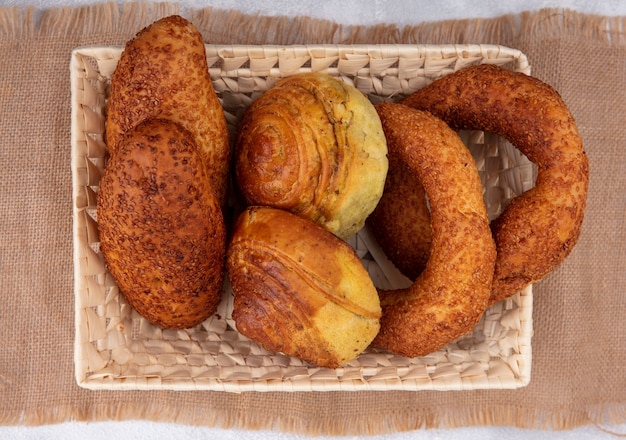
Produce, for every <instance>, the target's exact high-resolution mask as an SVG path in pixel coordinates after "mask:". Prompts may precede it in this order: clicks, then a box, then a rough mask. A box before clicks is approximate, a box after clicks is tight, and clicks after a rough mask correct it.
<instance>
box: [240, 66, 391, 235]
mask: <svg viewBox="0 0 626 440" xmlns="http://www.w3.org/2000/svg"><path fill="white" fill-rule="evenodd" d="M235 154H236V157H235V161H236V164H235V168H236V177H237V182H238V184H239V187H240V189H241V192H242V193H243V195H244V197H245V199H246V201H247V202H248V203H249V204H250V205H263V206H272V207H275V208H281V209H284V210H287V211H290V212H293V213H295V214H298V215H300V216H302V217H304V218H307V219H309V220H311V221H313V222H314V223H316V224H318V225H320V226H322V227H324V228H326V229H328V230H329V231H331V232H332V233H334V234H335V235H337V236H339V237H341V238H347V237H349V236H351V235H353V234H354V233H356V232H357V231H358V230H359V229H361V227H362V226H363V224H364V222H365V219H366V218H367V216H368V215H369V214H370V213H371V212H372V211H373V210H374V208H375V207H376V204H377V203H378V201H379V199H380V197H381V196H382V193H383V187H384V184H385V177H386V175H387V167H388V163H387V156H386V155H387V143H386V140H385V135H384V133H383V130H382V126H381V123H380V119H379V117H378V114H377V113H376V110H375V109H374V106H373V105H372V104H371V103H370V101H369V100H368V99H367V97H366V96H365V95H364V94H363V93H361V92H360V91H359V90H357V89H356V88H354V87H353V86H351V85H349V84H346V83H344V82H343V81H341V80H339V79H336V78H334V77H332V76H330V75H327V74H323V73H304V74H297V75H294V76H291V77H287V78H285V79H283V80H281V81H279V82H277V83H276V84H275V85H274V87H272V88H271V89H269V90H267V91H266V92H265V93H264V94H263V95H262V96H260V97H259V98H258V99H257V100H256V101H254V102H253V103H252V104H251V105H250V107H248V109H247V110H246V113H245V114H244V116H243V119H242V122H241V124H240V127H239V137H238V142H237V148H236V153H235Z"/></svg>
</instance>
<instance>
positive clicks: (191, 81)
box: [106, 15, 231, 205]
mask: <svg viewBox="0 0 626 440" xmlns="http://www.w3.org/2000/svg"><path fill="white" fill-rule="evenodd" d="M155 117H158V118H163V119H170V120H172V121H175V122H178V123H180V124H181V125H183V126H184V127H185V128H186V129H187V130H189V131H190V132H191V133H192V134H193V135H194V137H195V140H196V144H197V145H198V147H199V148H200V152H201V154H202V159H203V161H204V162H205V165H206V167H207V169H208V170H209V172H208V176H209V179H210V181H211V186H212V187H213V189H214V190H215V194H216V196H217V198H218V200H219V201H220V203H221V204H222V205H224V204H225V201H226V196H227V191H228V178H229V177H228V176H229V171H230V170H229V162H230V154H231V153H230V144H229V138H228V131H227V126H226V118H225V116H224V111H223V109H222V106H221V104H220V102H219V100H218V98H217V95H216V94H215V90H214V88H213V83H212V82H211V78H210V76H209V70H208V66H207V61H206V52H205V48H204V41H203V38H202V35H201V34H200V32H199V31H198V30H197V29H196V28H195V27H194V26H193V25H192V24H191V23H190V22H189V21H187V20H185V19H184V18H182V17H180V16H177V15H172V16H168V17H165V18H162V19H160V20H158V21H156V22H154V23H153V24H151V25H150V26H148V27H146V28H144V29H143V30H141V31H140V32H139V33H138V34H137V36H136V37H135V38H134V39H132V40H130V41H129V42H127V43H126V46H125V48H124V51H123V52H122V55H121V58H120V60H119V62H118V64H117V67H116V69H115V71H114V72H113V76H112V78H111V90H110V96H109V99H108V103H107V119H106V144H107V147H108V149H109V152H110V153H111V154H115V152H116V151H117V149H118V145H119V144H120V142H121V141H122V139H123V137H124V135H125V133H126V132H128V131H129V130H130V129H131V128H132V127H134V126H135V125H137V124H139V123H140V122H142V121H144V120H145V119H148V118H155Z"/></svg>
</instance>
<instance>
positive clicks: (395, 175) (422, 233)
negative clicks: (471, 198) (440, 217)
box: [366, 151, 431, 281]
mask: <svg viewBox="0 0 626 440" xmlns="http://www.w3.org/2000/svg"><path fill="white" fill-rule="evenodd" d="M388 158H389V171H388V173H387V180H386V181H385V189H384V191H383V195H382V197H381V199H380V201H379V202H378V205H377V206H376V209H374V211H373V212H372V214H371V215H370V216H369V217H368V218H367V221H366V223H367V225H368V227H369V229H370V230H371V231H372V234H373V235H374V238H375V239H376V242H377V243H378V244H379V246H380V247H381V249H382V250H383V252H384V253H385V255H386V256H387V258H389V261H391V262H392V263H393V264H394V266H395V267H397V268H398V270H400V272H401V273H402V274H403V275H404V276H406V277H407V278H409V279H410V280H412V281H414V280H415V279H417V277H418V276H419V275H420V274H421V273H422V271H423V270H424V268H425V267H426V262H427V261H428V253H429V251H430V243H431V229H430V212H429V210H428V204H427V202H426V193H425V192H424V188H423V187H422V185H421V184H420V183H419V182H418V181H417V179H416V178H415V177H414V173H412V172H411V170H410V169H409V168H408V167H407V166H406V164H405V163H403V162H402V160H401V159H400V158H399V157H398V155H397V154H394V152H393V151H390V152H389V155H388Z"/></svg>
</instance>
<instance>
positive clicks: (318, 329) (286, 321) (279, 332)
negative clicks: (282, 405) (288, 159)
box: [226, 206, 381, 368]
mask: <svg viewBox="0 0 626 440" xmlns="http://www.w3.org/2000/svg"><path fill="white" fill-rule="evenodd" d="M226 261H227V269H228V276H229V279H230V282H231V285H232V289H233V292H234V301H233V312H232V317H233V320H234V321H235V323H236V326H237V330H238V331H239V332H240V333H241V334H243V335H245V336H247V337H249V338H250V339H252V340H254V341H256V342H258V343H259V344H261V345H262V346H263V347H265V349H267V350H270V351H274V352H282V353H285V354H288V355H290V356H295V357H298V358H300V359H304V360H306V361H308V362H310V363H313V364H315V365H318V366H323V367H330V368H336V367H338V366H339V365H341V364H343V363H345V362H346V361H347V360H349V359H350V358H353V357H356V356H357V355H358V354H359V353H360V351H362V350H363V349H365V348H366V347H367V346H368V345H369V343H370V342H371V340H372V339H373V338H374V336H375V335H376V333H377V331H378V321H379V319H380V313H381V312H380V303H379V300H378V296H377V292H376V289H375V287H374V285H373V284H372V283H371V280H369V277H368V275H367V272H366V270H365V268H364V267H363V266H362V263H361V262H360V260H359V258H358V256H357V255H356V253H355V252H354V250H353V249H352V248H351V247H350V246H349V245H348V244H347V243H346V242H345V241H343V240H341V239H339V238H338V237H336V236H335V235H333V234H332V233H330V232H329V231H326V230H325V229H323V228H322V227H320V226H318V225H316V224H314V223H313V222H311V221H309V220H306V219H304V218H302V217H299V216H297V215H295V214H292V213H289V212H287V211H283V210H280V209H276V208H271V207H261V206H252V207H248V208H247V209H246V210H244V211H243V212H242V214H241V215H240V216H239V218H238V219H237V222H236V224H235V227H234V230H233V237H232V239H231V242H230V244H229V246H228V251H227V258H226ZM348 278H349V279H348ZM329 304H335V305H338V306H339V308H341V309H342V310H344V311H347V312H349V314H350V315H351V316H352V317H355V318H356V320H358V321H361V322H364V323H366V325H365V326H364V327H363V329H367V330H368V331H366V332H363V331H362V330H358V329H360V328H361V327H358V326H357V333H358V334H355V335H354V339H353V340H352V341H349V344H350V345H349V346H348V353H347V354H349V355H350V356H349V357H345V356H347V354H346V353H345V352H344V351H343V350H338V349H337V347H336V346H334V343H336V342H337V340H338V339H337V338H336V336H335V337H334V336H333V333H332V331H331V332H330V333H329V332H327V331H326V329H327V328H328V327H329V326H330V327H332V326H336V327H337V328H338V329H344V330H345V331H351V328H354V327H352V326H351V325H348V326H346V325H345V321H343V320H342V319H341V318H339V317H337V318H336V321H335V318H334V317H333V323H332V324H329V322H328V321H327V318H328V316H327V314H326V313H327V312H325V311H324V310H325V309H327V308H328V306H329ZM367 323H369V324H367ZM368 333H369V334H368ZM329 335H330V336H329ZM329 338H331V339H332V340H331V339H329ZM339 339H341V338H339ZM359 340H360V341H359ZM353 346H354V349H356V348H357V347H359V352H353V351H352V349H353Z"/></svg>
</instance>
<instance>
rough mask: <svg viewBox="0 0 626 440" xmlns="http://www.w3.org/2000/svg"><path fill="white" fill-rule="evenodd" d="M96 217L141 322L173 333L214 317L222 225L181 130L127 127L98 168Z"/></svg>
mask: <svg viewBox="0 0 626 440" xmlns="http://www.w3.org/2000/svg"><path fill="white" fill-rule="evenodd" d="M97 215H98V231H99V234H100V249H101V251H102V253H103V255H104V258H105V261H106V263H107V266H108V268H109V271H110V272H111V274H112V276H113V278H114V279H115V281H116V283H117V285H118V287H119V289H120V290H121V292H122V294H123V295H124V297H125V298H126V299H127V300H128V302H129V303H130V304H131V305H132V306H133V307H134V308H135V309H136V310H137V311H138V312H139V313H140V314H141V315H142V316H144V317H145V318H146V319H148V320H149V321H150V322H152V323H153V324H156V325H158V326H161V327H167V328H176V329H179V328H189V327H193V326H195V325H197V324H199V323H201V322H202V321H204V320H205V319H207V318H208V317H209V316H210V315H211V314H212V313H214V311H215V310H216V308H217V305H218V303H219V301H220V299H221V292H222V285H223V279H224V255H225V248H226V237H225V226H224V219H223V217H222V212H221V209H220V206H219V204H218V203H217V199H216V198H215V195H214V194H213V192H212V190H211V186H210V184H209V179H208V176H207V173H206V171H205V168H204V167H203V166H202V161H201V159H200V157H199V154H198V152H197V147H196V145H195V143H194V137H193V136H192V135H191V134H190V133H189V132H188V131H187V130H185V129H184V128H183V127H181V126H180V125H178V124H176V123H174V122H171V121H167V120H159V119H151V120H147V121H144V122H142V123H141V124H139V125H137V126H136V127H135V128H134V129H132V130H131V131H130V132H129V133H128V136H127V137H126V138H125V139H124V140H123V141H122V142H121V143H120V144H119V146H118V151H117V153H116V154H115V155H113V156H112V157H111V159H110V161H109V162H108V164H107V167H106V168H105V172H104V174H103V176H102V179H101V181H100V188H99V191H98V208H97Z"/></svg>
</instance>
